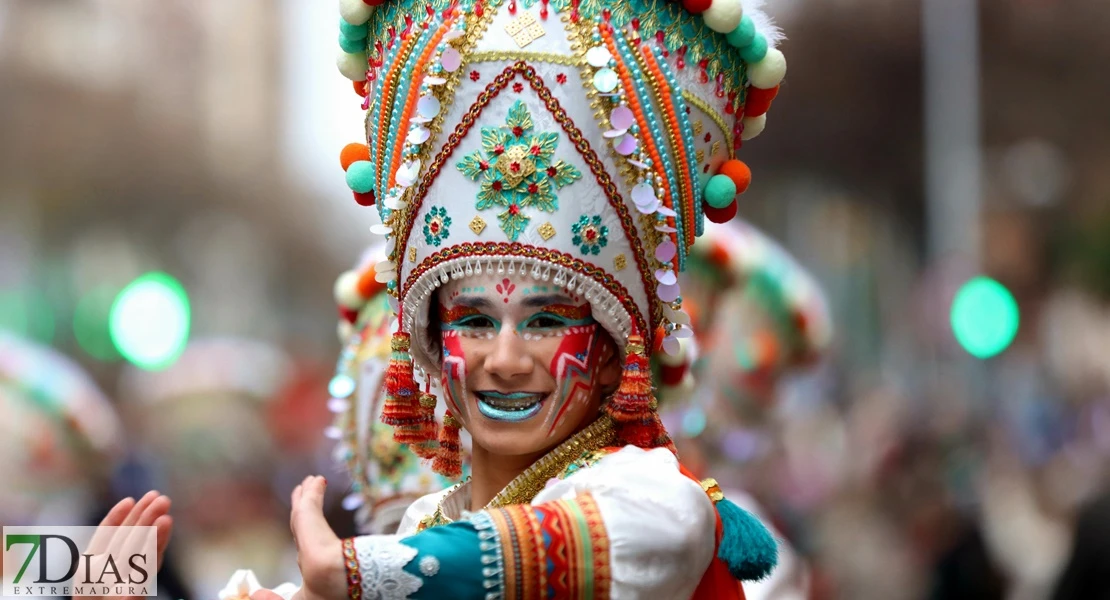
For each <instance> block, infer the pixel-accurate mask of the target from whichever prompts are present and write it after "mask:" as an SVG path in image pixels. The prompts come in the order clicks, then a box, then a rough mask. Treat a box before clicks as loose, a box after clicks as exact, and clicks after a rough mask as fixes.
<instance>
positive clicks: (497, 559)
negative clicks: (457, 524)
mask: <svg viewBox="0 0 1110 600" xmlns="http://www.w3.org/2000/svg"><path fill="white" fill-rule="evenodd" d="M470 523H471V524H472V525H474V529H476V530H477V531H478V549H479V550H480V551H481V557H480V560H481V561H482V577H483V580H482V587H484V588H485V589H486V600H501V598H504V597H505V557H504V555H503V554H502V550H501V536H500V534H499V533H498V531H497V527H495V526H494V524H493V520H492V519H490V516H489V513H486V512H478V513H474V514H472V515H470Z"/></svg>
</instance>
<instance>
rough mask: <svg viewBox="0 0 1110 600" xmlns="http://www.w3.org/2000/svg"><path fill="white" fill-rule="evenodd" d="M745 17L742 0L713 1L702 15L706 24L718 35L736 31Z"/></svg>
mask: <svg viewBox="0 0 1110 600" xmlns="http://www.w3.org/2000/svg"><path fill="white" fill-rule="evenodd" d="M743 17H744V5H743V4H742V3H741V2H740V0H713V2H712V3H711V4H710V5H709V8H707V9H706V10H705V12H703V13H702V14H701V18H702V19H705V24H706V25H708V26H709V28H710V29H712V30H713V31H716V32H717V33H729V32H730V31H732V30H733V29H736V26H737V25H739V24H740V19H742V18H743Z"/></svg>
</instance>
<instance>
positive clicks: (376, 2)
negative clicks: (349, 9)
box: [362, 0, 385, 6]
mask: <svg viewBox="0 0 1110 600" xmlns="http://www.w3.org/2000/svg"><path fill="white" fill-rule="evenodd" d="M362 1H363V2H365V3H366V4H368V5H370V6H381V5H382V4H385V0H362Z"/></svg>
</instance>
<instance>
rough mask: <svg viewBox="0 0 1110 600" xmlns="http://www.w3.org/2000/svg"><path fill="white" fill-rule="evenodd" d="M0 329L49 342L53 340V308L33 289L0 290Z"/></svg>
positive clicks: (45, 342)
mask: <svg viewBox="0 0 1110 600" xmlns="http://www.w3.org/2000/svg"><path fill="white" fill-rule="evenodd" d="M0 329H3V330H6V331H10V332H12V333H15V334H17V335H21V336H24V337H26V338H28V339H32V340H36V341H39V342H42V343H44V344H49V343H51V342H53V341H54V310H53V308H52V306H51V304H50V302H49V301H48V300H47V298H46V297H45V296H43V295H42V294H41V293H39V292H37V291H35V290H31V289H25V288H15V289H9V290H3V291H0Z"/></svg>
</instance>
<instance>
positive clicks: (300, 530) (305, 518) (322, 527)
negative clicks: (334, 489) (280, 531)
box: [293, 477, 335, 551]
mask: <svg viewBox="0 0 1110 600" xmlns="http://www.w3.org/2000/svg"><path fill="white" fill-rule="evenodd" d="M326 486H327V484H326V483H325V481H324V478H323V477H313V478H312V479H311V480H310V481H309V482H308V483H306V484H305V486H304V489H303V490H302V491H301V497H300V502H298V503H297V506H296V507H294V508H293V537H294V539H295V541H296V544H297V549H298V550H299V551H303V550H311V549H313V548H318V547H319V546H321V545H325V544H328V543H329V541H330V540H331V539H332V538H334V537H335V533H334V532H333V531H332V530H331V526H330V525H328V521H327V519H325V518H324V491H325V489H326Z"/></svg>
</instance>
